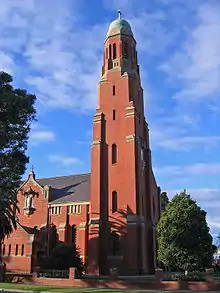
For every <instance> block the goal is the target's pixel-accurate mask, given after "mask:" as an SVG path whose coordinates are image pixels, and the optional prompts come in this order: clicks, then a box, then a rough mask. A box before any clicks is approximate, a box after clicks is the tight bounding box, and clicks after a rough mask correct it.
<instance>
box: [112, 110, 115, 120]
mask: <svg viewBox="0 0 220 293" xmlns="http://www.w3.org/2000/svg"><path fill="white" fill-rule="evenodd" d="M112 116H113V117H112V118H113V120H115V119H116V111H115V110H113V113H112Z"/></svg>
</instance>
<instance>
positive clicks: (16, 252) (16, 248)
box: [15, 244, 18, 255]
mask: <svg viewBox="0 0 220 293" xmlns="http://www.w3.org/2000/svg"><path fill="white" fill-rule="evenodd" d="M15 255H18V244H16V245H15Z"/></svg>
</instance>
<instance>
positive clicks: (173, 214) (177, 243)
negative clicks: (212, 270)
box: [157, 191, 213, 271]
mask: <svg viewBox="0 0 220 293" xmlns="http://www.w3.org/2000/svg"><path fill="white" fill-rule="evenodd" d="M157 236H158V259H159V260H160V261H161V262H162V263H163V264H164V265H166V266H168V267H171V268H172V269H175V270H181V271H199V270H204V269H205V268H207V267H210V266H211V263H212V256H213V247H212V236H211V235H210V233H209V227H208V225H207V222H206V212H205V211H203V210H202V209H201V208H200V207H199V206H198V205H197V204H196V202H195V201H194V200H192V199H191V197H190V195H188V194H186V192H185V191H184V192H182V193H180V194H177V195H176V196H174V198H173V199H172V200H171V202H170V203H169V204H168V205H167V207H166V211H165V212H164V213H163V214H162V216H161V218H160V220H159V223H158V226H157Z"/></svg>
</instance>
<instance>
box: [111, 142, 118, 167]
mask: <svg viewBox="0 0 220 293" xmlns="http://www.w3.org/2000/svg"><path fill="white" fill-rule="evenodd" d="M115 163H117V145H116V144H113V145H112V164H115Z"/></svg>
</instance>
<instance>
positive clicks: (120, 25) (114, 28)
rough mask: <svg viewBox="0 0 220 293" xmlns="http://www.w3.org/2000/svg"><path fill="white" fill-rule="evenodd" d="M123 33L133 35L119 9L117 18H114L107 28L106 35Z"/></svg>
mask: <svg viewBox="0 0 220 293" xmlns="http://www.w3.org/2000/svg"><path fill="white" fill-rule="evenodd" d="M117 34H123V35H127V36H133V33H132V30H131V26H130V24H129V23H128V22H127V21H126V20H125V19H123V18H121V13H120V11H119V17H118V19H116V20H114V21H113V22H112V23H111V24H110V26H109V29H108V32H107V37H110V36H113V35H117Z"/></svg>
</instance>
